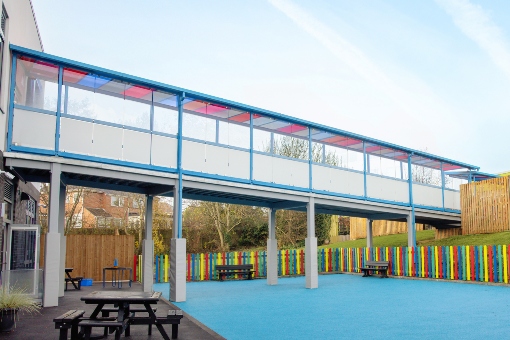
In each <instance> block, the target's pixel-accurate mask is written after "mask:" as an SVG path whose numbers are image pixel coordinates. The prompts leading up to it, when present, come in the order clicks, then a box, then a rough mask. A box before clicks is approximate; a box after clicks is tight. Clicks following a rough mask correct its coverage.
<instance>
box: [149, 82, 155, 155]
mask: <svg viewBox="0 0 510 340" xmlns="http://www.w3.org/2000/svg"><path fill="white" fill-rule="evenodd" d="M150 129H151V148H150V150H151V152H150V154H149V164H150V165H152V136H153V135H152V134H153V132H154V91H152V92H151V111H150Z"/></svg>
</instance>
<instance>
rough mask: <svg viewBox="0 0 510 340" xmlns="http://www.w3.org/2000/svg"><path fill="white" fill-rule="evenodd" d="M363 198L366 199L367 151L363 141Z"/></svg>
mask: <svg viewBox="0 0 510 340" xmlns="http://www.w3.org/2000/svg"><path fill="white" fill-rule="evenodd" d="M363 197H365V199H366V198H367V149H366V144H365V141H363Z"/></svg>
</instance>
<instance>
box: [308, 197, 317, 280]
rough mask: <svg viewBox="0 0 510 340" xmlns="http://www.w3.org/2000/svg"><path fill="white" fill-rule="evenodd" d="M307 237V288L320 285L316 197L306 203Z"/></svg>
mask: <svg viewBox="0 0 510 340" xmlns="http://www.w3.org/2000/svg"><path fill="white" fill-rule="evenodd" d="M306 214H307V236H308V237H307V238H306V239H305V276H306V288H318V287H319V272H318V271H319V268H318V266H317V237H315V199H314V198H313V197H310V200H309V202H308V203H307V205H306Z"/></svg>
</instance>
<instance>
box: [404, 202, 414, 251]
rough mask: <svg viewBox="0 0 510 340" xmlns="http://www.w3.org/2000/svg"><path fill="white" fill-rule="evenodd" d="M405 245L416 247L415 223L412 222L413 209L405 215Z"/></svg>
mask: <svg viewBox="0 0 510 340" xmlns="http://www.w3.org/2000/svg"><path fill="white" fill-rule="evenodd" d="M406 220H407V246H408V247H416V225H415V223H414V210H412V211H410V212H409V214H408V215H407V218H406Z"/></svg>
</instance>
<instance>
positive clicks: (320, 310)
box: [154, 274, 510, 339]
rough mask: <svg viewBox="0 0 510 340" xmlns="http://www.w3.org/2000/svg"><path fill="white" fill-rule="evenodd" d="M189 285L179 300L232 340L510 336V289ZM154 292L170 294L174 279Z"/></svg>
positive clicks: (384, 283) (412, 283) (345, 281)
mask: <svg viewBox="0 0 510 340" xmlns="http://www.w3.org/2000/svg"><path fill="white" fill-rule="evenodd" d="M304 287H305V278H304V277H293V278H280V279H279V280H278V285H276V286H268V285H267V284H266V280H251V281H248V280H242V281H224V282H218V281H207V282H189V283H187V301H186V302H182V303H175V305H176V306H178V307H179V308H182V309H183V310H184V311H185V312H187V313H188V314H190V315H191V316H193V317H194V318H196V319H197V320H198V321H200V322H202V323H203V324H205V325H206V326H207V327H209V328H211V329H212V330H214V331H215V332H217V333H219V334H220V335H222V336H224V337H225V338H227V339H314V338H315V339H338V338H351V339H366V338H375V339H389V338H395V337H401V338H404V337H405V338H413V339H417V338H420V339H424V338H425V339H432V338H441V339H454V338H455V339H459V338H460V339H475V338H477V339H480V338H504V337H507V336H508V334H510V322H508V321H509V315H510V287H506V286H494V285H484V284H465V283H458V282H447V281H433V280H409V279H394V278H389V279H381V278H379V277H377V276H374V277H361V276H360V275H346V274H343V275H341V274H331V275H319V289H305V288H304ZM154 290H156V291H161V292H163V294H164V295H165V294H166V298H168V291H169V289H168V284H164V283H163V284H155V285H154Z"/></svg>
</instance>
